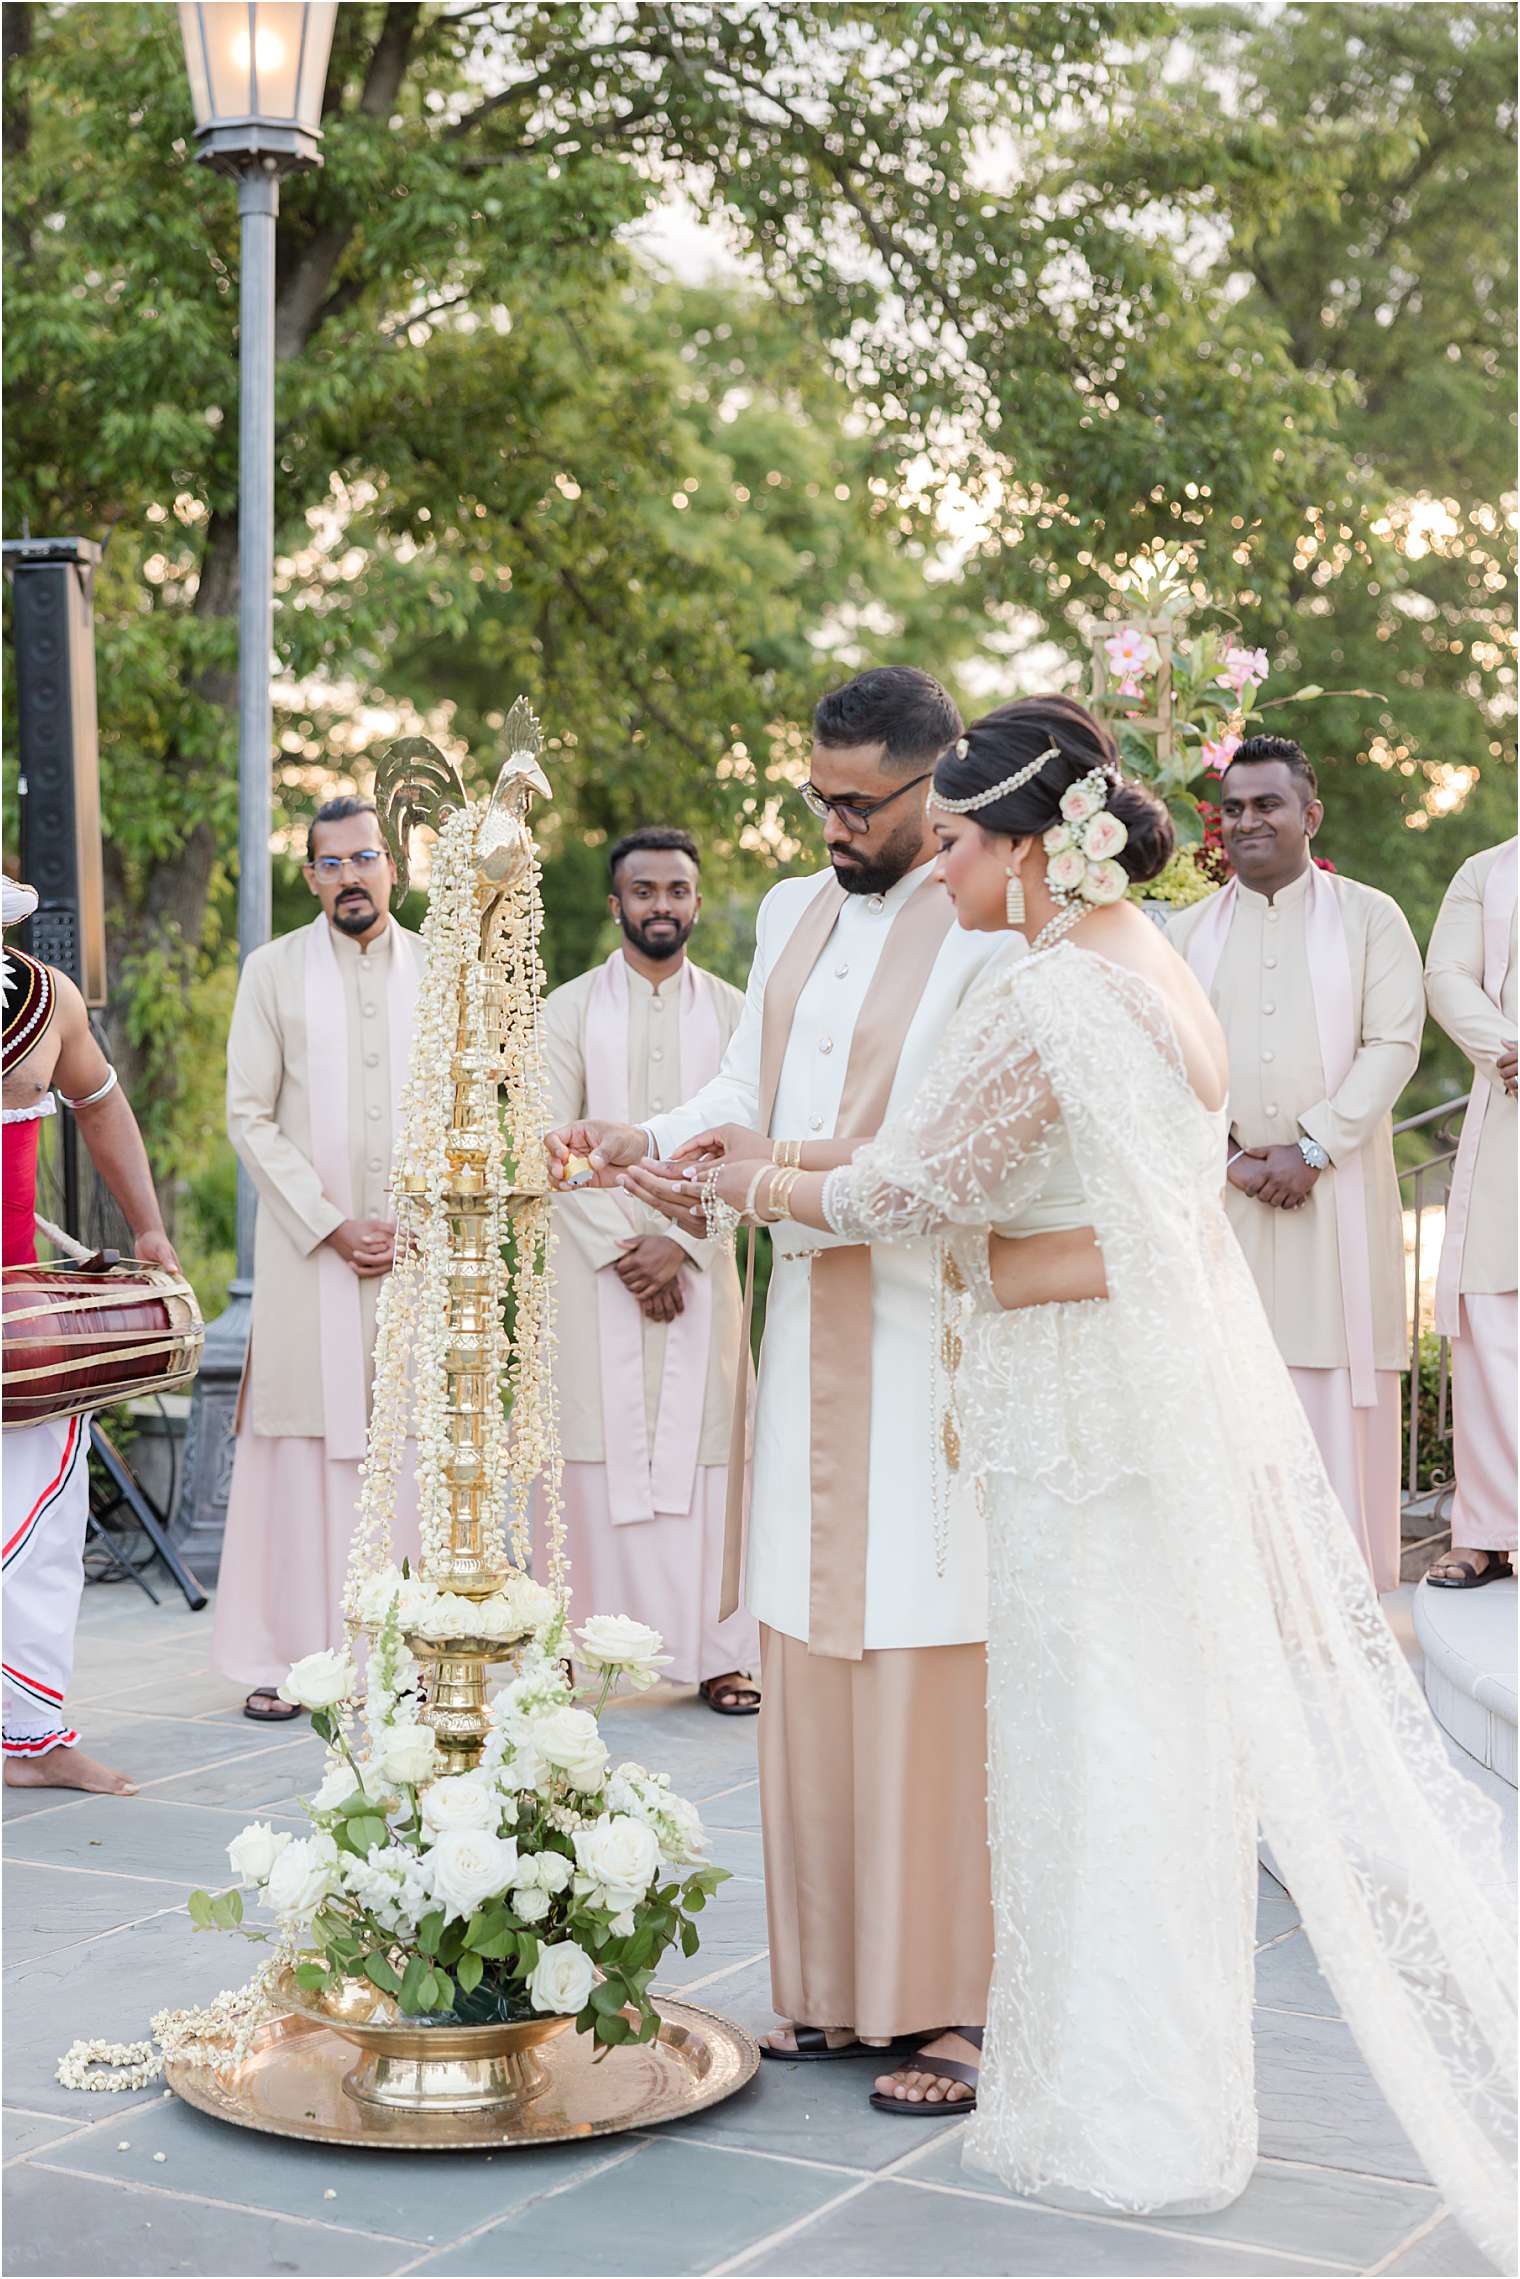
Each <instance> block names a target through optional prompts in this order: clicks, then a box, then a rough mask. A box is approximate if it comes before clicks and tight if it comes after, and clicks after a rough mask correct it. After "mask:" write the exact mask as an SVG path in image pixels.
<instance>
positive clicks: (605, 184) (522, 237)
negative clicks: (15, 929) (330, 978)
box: [4, 0, 1514, 1180]
mask: <svg viewBox="0 0 1520 2279" xmlns="http://www.w3.org/2000/svg"><path fill="white" fill-rule="evenodd" d="M4 30H5V41H6V91H5V104H6V176H7V182H6V255H7V260H6V273H7V274H6V300H5V313H6V317H7V321H8V339H9V356H8V359H7V382H6V423H5V475H6V486H7V507H8V513H9V522H8V525H7V527H8V528H9V529H12V530H14V529H18V528H19V527H20V524H21V520H22V517H23V516H25V517H26V518H27V519H28V520H29V523H30V526H31V528H32V529H33V530H34V531H36V532H39V533H40V532H51V531H63V530H70V531H78V532H81V533H82V534H84V535H86V536H91V537H96V538H107V537H109V541H110V543H109V547H108V551H107V555H106V559H105V562H104V565H103V567H102V571H101V574H100V578H99V582H98V588H97V613H98V631H99V681H100V690H101V732H102V763H103V772H104V800H105V817H106V829H107V835H108V844H107V878H108V893H109V898H110V909H111V951H112V961H113V1003H112V1010H111V1015H110V1022H111V1027H112V1030H113V1044H114V1046H115V1048H116V1050H117V1053H118V1056H119V1057H120V1059H121V1062H122V1066H123V1070H124V1073H125V1074H126V1075H127V1076H128V1077H129V1078H130V1081H131V1083H132V1088H133V1093H134V1097H135V1099H136V1101H137V1104H138V1107H139V1111H140V1113H142V1114H143V1116H144V1120H145V1122H146V1123H147V1125H148V1128H149V1131H150V1136H151V1138H152V1141H153V1144H154V1148H155V1154H156V1156H157V1158H158V1160H159V1162H160V1163H161V1164H162V1165H163V1167H164V1168H165V1170H166V1172H167V1173H168V1174H170V1175H171V1177H173V1176H179V1177H182V1178H185V1179H190V1180H197V1179H201V1178H202V1177H203V1176H204V1175H205V1172H206V1166H207V1163H208V1161H209V1158H208V1155H207V1142H206V1133H207V1130H208V1127H210V1126H213V1125H214V1124H215V1122H216V1111H215V1105H214V1101H215V1092H214V1085H215V1078H216V1072H217V1071H218V1070H219V1066H220V1043H221V1038H220V1031H219V1028H218V1026H217V1024H218V1023H219V1022H220V1021H222V1020H223V1019H224V1018H225V1007H226V1001H227V991H228V988H229V986H230V984H229V979H228V960H229V958H230V955H231V950H230V943H229V940H228V929H229V925H230V919H231V904H230V896H229V891H228V885H229V866H230V864H231V861H232V859H233V850H234V848H235V844H236V831H235V802H236V760H235V729H234V718H233V710H232V699H233V690H234V677H235V670H236V606H237V527H236V517H237V418H236V380H237V354H236V330H237V224H236V213H235V201H234V199H233V197H232V194H231V191H230V187H229V185H228V184H227V183H226V182H225V181H223V180H221V179H219V178H217V177H215V176H213V175H211V174H210V173H209V172H208V171H207V170H205V169H203V168H199V167H196V166H195V165H193V164H192V163H191V158H192V152H191V147H190V136H191V129H190V118H189V106H188V94H187V90H186V87H185V83H184V73H183V64H182V60H181V55H180V49H179V41H178V34H177V28H176V24H175V18H174V14H173V11H171V10H169V9H167V8H164V7H157V6H139V5H135V4H133V5H121V6H104V5H91V4H84V5H76V6H71V7H67V8H64V7H57V6H46V5H40V6H19V5H18V6H13V7H10V8H8V9H7V10H6V11H5V18H4ZM1513 46H1514V39H1513V26H1512V23H1511V21H1510V18H1509V12H1508V11H1507V10H1505V9H1501V8H1499V7H1496V6H1474V7H1464V8H1441V9H1429V8H1421V7H1418V6H1406V5H1394V6H1371V5H1367V6H1362V5H1333V6H1323V7H1302V6H1289V7H1285V8H1283V9H1280V10H1277V11H1274V12H1272V13H1271V14H1270V15H1267V14H1265V13H1264V12H1263V11H1261V10H1259V9H1257V8H1248V7H1242V8H1230V7H1222V8H1213V9H1189V10H1187V11H1182V12H1178V11H1175V10H1172V9H1170V8H1166V7H1162V6H1151V5H1148V4H1147V5H1140V6H1124V7H1120V6H1102V5H1071V6H1068V5H1060V4H1047V5H1037V6H1029V5H1023V6H1019V5H1005V4H1002V0H991V4H988V5H980V6H974V7H973V6H964V5H921V4H918V0H914V4H911V5H901V6H885V5H881V4H876V0H871V4H854V5H851V4H836V5H814V4H798V0H788V4H785V5H781V4H775V5H764V4H759V5H749V6H746V7H744V8H742V9H737V8H732V7H728V6H719V5H714V4H710V0H670V4H663V0H662V4H659V5H654V4H646V5H637V6H635V5H631V4H626V0H517V4H514V5H512V6H510V7H507V6H500V5H497V6H457V5H456V6H436V5H420V4H400V0H392V4H389V5H371V4H368V0H349V4H348V5H345V6H344V7H343V8H342V9H340V10H339V11H338V19H337V33H336V38H335V43H334V49H333V56H332V62H331V66H330V70H329V75H328V83H327V87H326V90H325V95H324V103H323V129H324V136H325V142H324V154H325V164H324V166H323V168H322V169H321V170H320V171H319V172H315V173H311V174H307V175H304V176H300V177H297V178H294V179H293V180H291V181H289V182H287V183H286V185H285V186H284V188H283V192H282V215H281V222H280V237H279V246H280V256H279V260H280V266H279V281H278V305H277V349H278V357H279V370H278V383H277V436H278V445H277V517H278V533H277V546H278V555H279V566H278V573H277V607H276V620H275V638H276V647H277V653H278V660H279V667H280V673H281V680H280V684H279V693H278V713H277V736H278V751H277V754H276V755H275V763H274V764H275V777H276V792H277V799H278V800H279V802H280V803H281V807H282V811H283V812H284V813H286V814H288V815H289V816H291V817H295V816H299V815H300V814H302V813H303V812H304V811H306V810H307V809H309V806H310V803H311V800H312V797H313V795H314V793H315V791H316V789H317V788H318V786H319V785H320V784H321V783H322V782H323V781H325V780H327V779H329V778H330V777H331V775H332V773H333V772H334V771H338V772H344V773H349V774H353V773H356V772H357V773H358V774H360V775H362V774H363V772H364V770H365V769H366V768H367V766H368V764H369V762H370V761H371V760H372V758H373V756H374V753H375V752H376V750H377V749H378V748H379V747H380V746H381V745H383V744H384V742H385V741H387V740H388V737H389V736H390V735H391V734H393V733H395V732H396V729H397V727H398V726H402V725H404V726H406V727H409V728H417V727H420V728H422V729H423V730H424V731H425V732H427V733H430V734H433V735H435V736H436V737H438V738H439V739H440V740H442V741H445V742H449V741H452V742H453V743H454V744H455V745H456V746H457V747H458V748H459V749H461V750H462V751H463V752H465V753H467V754H468V755H470V757H471V761H472V764H474V765H475V766H476V767H477V768H480V769H482V770H484V769H487V768H489V766H490V763H491V756H492V742H493V737H494V735H495V731H496V729H497V727H498V726H499V724H500V718H501V716H502V715H503V714H504V712H505V710H506V708H507V706H508V705H509V704H510V702H511V700H512V698H513V697H514V696H515V695H516V694H517V693H518V692H519V691H520V690H521V691H525V692H526V693H527V694H528V696H529V697H530V699H531V700H532V701H533V702H534V704H535V705H536V707H537V708H538V709H539V711H540V712H541V714H542V716H543V717H544V719H545V722H546V725H547V728H548V731H549V734H550V737H551V740H552V741H551V755H552V759H553V764H554V768H555V773H556V780H557V797H556V801H555V805H554V809H553V811H552V816H551V819H550V821H549V823H548V826H547V838H548V846H549V851H550V853H551V855H552V857H553V862H552V864H551V874H550V884H551V928H552V939H551V945H550V947H551V954H552V957H553V960H554V963H555V967H556V969H557V970H558V971H564V970H569V969H571V967H572V966H573V964H574V963H575V962H578V961H579V960H580V959H581V958H583V957H584V956H585V955H587V954H589V952H590V949H591V946H592V944H593V942H594V940H595V928H596V926H597V924H599V922H600V894H601V885H602V882H601V878H600V868H599V866H600V859H601V858H600V853H599V847H600V843H601V841H602V840H603V839H604V838H605V837H606V836H607V835H608V834H612V833H615V832H617V831H618V830H620V829H622V828H625V827H626V826H627V825H629V824H631V823H632V822H634V821H637V820H640V819H647V818H648V817H649V816H650V814H651V813H652V812H659V813H660V814H661V815H662V816H663V817H664V818H665V819H671V820H679V821H683V822H688V823H690V824H692V826H693V827H695V828H697V829H698V830H700V831H701V832H702V833H703V835H704V839H705V841H706V842H707V843H708V845H709V846H710V849H711V854H710V863H709V874H708V886H709V897H710V908H713V909H715V910H716V911H717V912H718V913H719V914H720V915H722V916H724V917H725V919H726V923H727V927H728V935H729V941H730V949H731V955H732V958H733V960H734V961H736V962H737V961H739V960H740V959H741V958H742V949H743V941H742V936H743V919H744V912H745V910H746V908H747V907H749V906H751V905H752V903H753V900H754V898H755V896H756V894H757V893H758V891H759V890H760V888H761V887H762V886H763V884H764V883H765V880H766V878H767V876H768V875H769V872H770V871H771V870H772V869H773V868H774V866H775V865H776V864H777V863H783V864H784V863H786V862H789V861H795V860H799V859H802V856H803V852H804V849H805V848H806V847H807V846H808V845H809V843H810V842H809V839H808V833H807V830H806V826H805V821H804V819H803V818H802V816H801V815H800V814H799V812H798V809H797V807H796V804H795V802H794V801H793V800H792V798H791V789H790V787H791V784H792V783H793V781H794V780H795V778H796V776H797V774H798V773H799V771H800V763H801V761H802V759H803V758H805V751H806V738H805V724H806V721H807V717H808V713H809V710H810V707H811V703H812V701H813V699H814V698H815V696H816V695H817V693H818V691H819V688H820V686H821V685H823V684H826V683H827V682H828V680H829V679H830V678H831V677H834V678H837V677H841V676H842V674H843V673H844V672H845V671H847V670H853V669H857V668H858V667H859V666H860V665H861V664H864V663H867V662H873V661H880V660H882V659H884V658H887V657H891V658H900V659H903V660H906V661H911V662H915V663H919V664H922V665H924V666H926V667H928V668H929V669H931V670H934V671H936V672H937V673H939V674H940V675H941V676H942V677H944V678H945V679H947V680H948V681H949V682H950V684H951V685H952V686H953V687H955V688H956V689H957V691H958V692H959V693H960V694H961V695H962V696H963V698H964V699H965V700H966V701H967V702H968V703H972V704H974V703H975V702H976V701H977V700H978V699H979V698H981V697H982V696H985V695H986V694H987V693H988V692H995V693H1001V692H1002V691H1003V690H1004V689H1005V688H1007V687H1009V686H1011V685H1016V684H1017V682H1018V680H1019V679H1021V678H1024V679H1026V681H1027V675H1028V673H1029V672H1030V671H1031V670H1034V669H1038V670H1039V671H1040V674H1041V677H1047V676H1048V674H1049V673H1050V672H1051V671H1052V670H1054V671H1055V672H1056V674H1057V675H1058V677H1060V678H1062V679H1063V680H1064V682H1065V683H1066V685H1078V684H1079V682H1080V679H1081V677H1082V659H1083V654H1084V640H1083V630H1082V629H1083V626H1084V624H1085V620H1086V617H1087V616H1088V614H1089V613H1091V612H1092V611H1093V610H1094V609H1098V608H1101V607H1102V606H1103V605H1104V602H1105V599H1106V598H1107V596H1108V592H1109V587H1108V584H1107V582H1106V577H1107V575H1109V574H1111V573H1112V572H1113V570H1114V569H1115V568H1116V567H1122V566H1123V565H1124V564H1125V563H1126V562H1127V561H1129V560H1132V559H1133V558H1134V556H1135V555H1136V554H1137V553H1138V552H1140V551H1141V550H1142V549H1144V548H1145V547H1147V546H1148V545H1151V544H1153V543H1154V542H1156V541H1157V540H1159V539H1165V540H1167V541H1168V542H1173V543H1175V542H1176V541H1178V540H1185V541H1187V542H1188V543H1189V544H1190V546H1191V547H1192V548H1193V549H1194V550H1195V555H1196V568H1197V576H1198V581H1199V588H1200V591H1206V592H1208V593H1211V594H1213V595H1215V596H1217V597H1218V599H1219V600H1220V601H1221V602H1222V603H1223V604H1224V606H1225V607H1226V608H1228V609H1229V610H1232V611H1233V612H1234V613H1236V614H1237V615H1238V617H1239V618H1240V621H1241V624H1242V626H1243V627H1244V628H1245V629H1246V630H1247V632H1248V633H1249V635H1250V637H1251V638H1252V640H1253V641H1262V642H1265V643H1266V644H1267V645H1268V646H1269V647H1270V648H1271V649H1272V651H1273V654H1274V659H1275V660H1280V661H1282V662H1284V663H1285V664H1286V667H1287V669H1288V670H1290V671H1291V672H1292V673H1293V675H1294V679H1295V681H1306V680H1311V679H1312V680H1313V681H1316V682H1318V683H1321V684H1323V685H1325V686H1327V687H1332V688H1333V687H1343V686H1346V685H1349V684H1353V683H1355V684H1361V685H1365V686H1370V687H1375V688H1377V689H1379V690H1381V691H1384V692H1386V703H1385V704H1383V705H1381V706H1376V707H1369V706H1368V705H1366V704H1365V703H1347V702H1344V701H1327V702H1326V703H1324V704H1322V705H1320V706H1319V707H1317V708H1316V709H1315V711H1314V713H1313V715H1312V717H1307V716H1306V718H1305V719H1304V721H1303V722H1302V723H1298V724H1297V725H1300V726H1301V728H1302V731H1303V733H1304V734H1305V737H1306V740H1312V741H1313V742H1314V744H1315V747H1316V757H1317V758H1320V759H1324V760H1328V762H1329V767H1328V770H1327V776H1328V781H1327V797H1328V801H1329V805H1330V811H1331V820H1330V824H1329V828H1328V834H1327V843H1328V844H1329V845H1330V847H1331V851H1332V852H1333V853H1334V854H1335V855H1336V858H1337V859H1338V860H1339V861H1341V862H1342V863H1343V865H1345V866H1347V867H1352V868H1361V869H1362V870H1363V871H1364V872H1365V874H1366V875H1368V876H1370V877H1373V878H1374V879H1377V880H1379V882H1380V883H1383V884H1385V885H1391V886H1393V887H1394V888H1395V890H1396V891H1398V893H1399V895H1400V899H1401V900H1404V901H1405V903H1406V906H1407V907H1409V908H1410V909H1411V915H1412V916H1413V917H1414V918H1415V922H1416V924H1417V926H1423V925H1425V924H1428V920H1429V917H1430V915H1431V914H1432V912H1433V907H1434V900H1435V897H1436V896H1437V894H1438V893H1439V890H1440V886H1441V885H1442V884H1443V883H1444V880H1445V878H1446V877H1447V876H1448V875H1449V873H1450V871H1451V870H1452V868H1454V867H1455V864H1456V862H1457V861H1459V860H1460V859H1461V857H1462V856H1463V855H1465V854H1466V853H1467V852H1469V851H1471V848H1472V847H1473V846H1475V845H1479V844H1483V843H1485V842H1486V841H1488V840H1491V839H1493V838H1495V837H1498V836H1500V835H1501V834H1502V831H1503V830H1505V829H1507V828H1508V824H1507V822H1504V821H1503V820H1502V814H1503V810H1504V807H1505V799H1506V793H1505V778H1504V774H1503V772H1502V771H1501V770H1500V769H1499V768H1498V766H1497V765H1496V762H1497V760H1498V758H1499V756H1500V752H1499V747H1501V746H1502V744H1503V742H1504V739H1505V737H1506V735H1507V732H1508V720H1509V715H1510V713H1511V711H1512V706H1513V678H1512V659H1511V656H1510V650H1509V635H1508V628H1507V620H1506V618H1505V615H1504V611H1505V605H1506V591H1505V586H1504V580H1505V578H1506V575H1507V568H1506V564H1507V554H1506V551H1505V545H1506V537H1505V525H1504V522H1503V519H1502V516H1503V504H1502V502H1503V500H1504V496H1505V492H1506V488H1507V485H1508V482H1509V478H1510V468H1511V451H1512V445H1511V444H1510V442H1509V440H1508V438H1507V435H1506V432H1505V426H1504V422H1505V414H1506V412H1507V410H1508V408H1509V396H1510V378H1509V375H1510V371H1511V359H1512V343H1511V338H1510V335H1511V329H1512V312H1513V262H1514V254H1513V210H1512V208H1513V200H1512V196H1511V185H1512V180H1513V154H1512V149H1511V131H1512V110H1513V103H1512V87H1513ZM676 191H679V193H680V195H681V196H682V197H683V198H684V200H685V201H686V202H687V205H688V207H689V208H690V209H691V210H692V211H693V212H694V213H695V214H696V215H697V216H698V217H699V218H700V219H701V221H702V222H704V223H705V224H706V225H707V226H708V228H709V229H710V230H711V231H713V232H714V233H716V241H717V242H721V245H722V247H723V248H724V251H725V257H726V261H725V266H724V267H723V269H722V270H721V272H720V273H718V274H715V275H714V276H712V277H709V278H708V279H706V280H696V281H693V280H692V279H690V278H686V279H679V280H678V279H676V278H674V277H672V276H670V275H668V274H666V273H664V272H663V271H662V270H661V268H660V267H659V265H658V264H657V263H656V262H655V261H653V260H652V259H651V258H650V256H649V255H648V253H647V252H646V251H645V250H644V244H645V232H646V230H647V228H648V226H649V224H650V223H651V222H652V221H654V220H657V219H658V217H659V216H660V214H661V212H662V211H663V210H664V206H665V202H666V201H667V200H668V198H669V197H670V195H671V194H672V193H673V192H676ZM1052 641H1054V642H1055V643H1056V644H1057V652H1056V654H1057V659H1058V661H1056V662H1055V663H1054V664H1052V663H1051V662H1049V661H1048V660H1050V659H1051V657H1052V651H1051V648H1050V646H1049V644H1050V643H1051V642H1052ZM1031 656H1034V657H1036V658H1038V659H1040V660H1041V663H1040V664H1039V666H1038V668H1035V667H1033V666H1031V665H1030V663H1029V662H1028V660H1029V658H1030V657H1031ZM1284 725H1295V723H1292V722H1288V721H1286V720H1285V721H1284ZM1448 807H1449V808H1450V809H1451V811H1452V812H1451V815H1450V818H1449V819H1447V818H1446V809H1447V808H1448ZM1411 824H1413V825H1414V826H1415V827H1414V828H1411V827H1410V826H1411ZM288 885H289V874H288V872H287V873H286V874H284V875H283V876H282V879H281V891H282V894H283V893H285V892H287V891H288ZM284 907H285V908H286V910H287V911H290V912H292V913H293V911H294V909H295V908H296V907H297V906H295V905H290V904H288V903H287V904H285V905H284ZM715 934H716V935H717V938H718V939H719V942H720V946H721V942H722V929H721V928H717V929H715ZM208 1071H209V1074H208ZM219 1176H220V1175H219Z"/></svg>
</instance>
